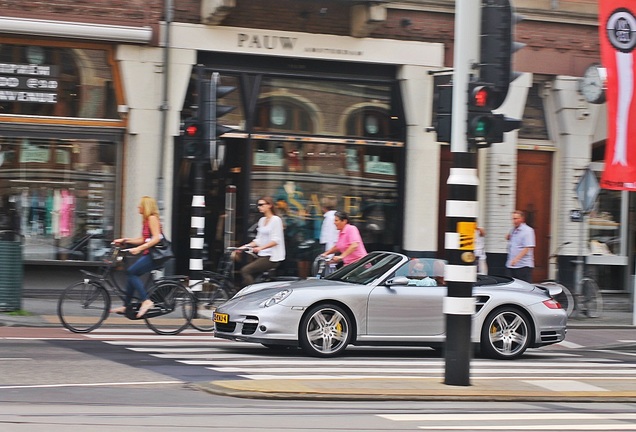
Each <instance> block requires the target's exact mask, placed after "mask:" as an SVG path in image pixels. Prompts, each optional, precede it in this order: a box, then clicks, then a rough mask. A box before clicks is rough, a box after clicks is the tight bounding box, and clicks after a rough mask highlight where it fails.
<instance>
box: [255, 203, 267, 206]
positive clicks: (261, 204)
mask: <svg viewBox="0 0 636 432" xmlns="http://www.w3.org/2000/svg"><path fill="white" fill-rule="evenodd" d="M256 205H257V206H259V207H262V206H264V205H267V203H258V204H256Z"/></svg>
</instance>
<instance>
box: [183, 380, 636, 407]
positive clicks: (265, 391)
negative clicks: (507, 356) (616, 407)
mask: <svg viewBox="0 0 636 432" xmlns="http://www.w3.org/2000/svg"><path fill="white" fill-rule="evenodd" d="M268 381H270V380H263V381H258V382H254V381H250V380H240V381H232V380H228V381H212V382H206V383H190V384H189V387H191V388H193V389H196V390H201V391H205V392H207V393H210V394H214V395H218V396H229V397H235V398H243V399H277V400H331V401H369V402H371V401H376V402H377V401H475V402H483V401H497V402H512V401H515V402H620V403H624V402H636V391H634V390H617V391H592V392H590V391H560V392H557V391H542V390H536V389H533V388H529V387H528V386H525V385H523V383H521V384H517V385H516V386H515V385H505V386H502V385H501V384H500V385H498V386H497V387H490V386H488V385H484V384H483V383H479V384H473V385H471V386H467V387H454V386H447V385H445V384H443V383H442V382H440V381H439V380H435V379H422V380H417V382H415V384H414V385H413V386H410V387H409V388H404V386H403V381H399V380H384V381H383V382H376V381H375V380H366V379H365V380H340V381H334V382H331V381H330V382H327V383H325V382H324V381H321V382H320V385H318V386H313V385H312V384H314V383H312V382H311V381H308V380H305V381H301V380H285V382H284V385H285V386H286V387H287V388H288V389H287V390H284V389H281V388H280V387H281V382H280V381H272V382H268ZM360 382H364V383H365V384H368V386H365V388H364V389H356V388H354V387H355V386H356V384H359V383H360ZM505 382H508V381H505ZM334 383H335V384H334ZM517 383H518V382H517ZM510 384H512V383H510ZM395 387H397V388H395ZM407 387H408V386H407ZM515 387H520V388H517V389H515ZM506 388H508V389H506ZM510 388H513V390H509V389H510Z"/></svg>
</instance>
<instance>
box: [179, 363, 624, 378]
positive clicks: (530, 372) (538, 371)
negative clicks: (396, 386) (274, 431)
mask: <svg viewBox="0 0 636 432" xmlns="http://www.w3.org/2000/svg"><path fill="white" fill-rule="evenodd" d="M180 363H183V364H188V365H200V366H202V365H205V363H201V362H198V361H180ZM213 364H214V363H213V362H208V365H209V366H210V368H211V369H214V370H215V371H218V372H232V373H245V372H248V373H258V372H260V371H266V372H269V373H280V374H284V373H289V372H298V373H301V372H302V373H307V374H311V373H315V372H330V373H360V374H364V373H375V374H377V373H378V368H377V367H375V368H364V367H330V366H323V367H321V368H320V369H319V371H316V368H315V367H289V368H283V367H266V366H263V367H261V366H258V367H254V368H250V367H242V368H241V367H213V366H212V365H213ZM536 367H537V369H536V370H525V371H523V373H521V374H520V371H518V370H501V369H481V368H473V369H471V374H489V375H496V376H505V375H511V374H514V375H515V376H541V377H544V376H549V375H550V374H563V373H564V372H567V373H569V374H575V373H576V374H585V375H587V374H590V375H604V376H608V375H621V376H625V375H628V374H629V375H636V371H626V370H612V371H607V370H594V369H545V368H541V367H540V365H537V366H536ZM409 371H410V373H413V370H412V369H410V368H387V367H382V372H383V373H385V374H400V373H405V372H409ZM438 372H444V368H436V367H433V368H430V367H427V368H426V369H425V370H423V371H422V373H429V374H430V373H438Z"/></svg>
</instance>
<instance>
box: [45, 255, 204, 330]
mask: <svg viewBox="0 0 636 432" xmlns="http://www.w3.org/2000/svg"><path fill="white" fill-rule="evenodd" d="M124 252H126V249H122V248H120V247H119V246H115V245H111V249H110V251H109V254H108V258H107V259H106V260H105V261H104V264H103V265H102V266H101V267H100V270H99V272H98V273H93V272H90V271H87V270H80V271H81V272H82V273H83V274H84V276H85V277H84V280H83V281H81V282H77V283H75V284H73V285H71V286H69V287H68V288H66V289H65V290H64V291H63V292H62V294H61V295H60V298H59V300H58V303H57V316H58V318H59V319H60V322H61V323H62V325H63V326H64V327H65V328H67V329H68V330H70V331H72V332H73V333H88V332H91V331H93V330H95V329H97V328H99V327H100V326H101V325H102V323H103V322H104V320H105V319H106V318H107V317H108V315H109V313H110V309H111V299H112V296H113V295H114V296H117V297H119V298H120V299H121V300H122V302H123V301H124V300H125V297H126V292H125V290H124V289H122V288H121V287H120V286H119V284H118V283H117V280H116V279H115V273H116V270H118V269H119V268H120V267H121V266H122V265H123V264H124ZM153 276H154V275H153ZM185 280H186V277H185V276H163V277H160V278H157V279H156V280H155V279H154V278H153V277H152V276H151V277H149V278H148V280H147V281H146V285H149V287H148V298H149V299H150V300H152V302H153V303H154V306H153V307H152V308H151V309H150V310H148V312H147V313H146V314H145V315H144V316H143V317H141V318H137V312H138V311H139V306H140V304H141V303H140V302H131V303H130V304H129V305H127V306H126V311H125V313H124V316H125V317H126V318H128V319H130V320H140V319H143V320H144V321H145V323H146V325H147V326H148V328H150V329H151V330H152V331H154V332H155V333H157V334H160V335H174V334H178V333H180V332H181V331H182V330H183V329H185V328H186V327H187V326H188V325H189V324H190V321H191V320H192V317H193V315H194V310H195V299H194V296H193V295H192V293H191V291H190V290H189V289H188V288H187V287H186V286H185V285H184V282H185Z"/></svg>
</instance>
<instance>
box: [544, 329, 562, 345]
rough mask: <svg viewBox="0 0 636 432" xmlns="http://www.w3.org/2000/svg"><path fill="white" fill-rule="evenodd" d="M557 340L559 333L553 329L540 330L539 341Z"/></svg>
mask: <svg viewBox="0 0 636 432" xmlns="http://www.w3.org/2000/svg"><path fill="white" fill-rule="evenodd" d="M558 341H559V333H558V332H556V331H554V330H549V331H542V332H541V342H558Z"/></svg>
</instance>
